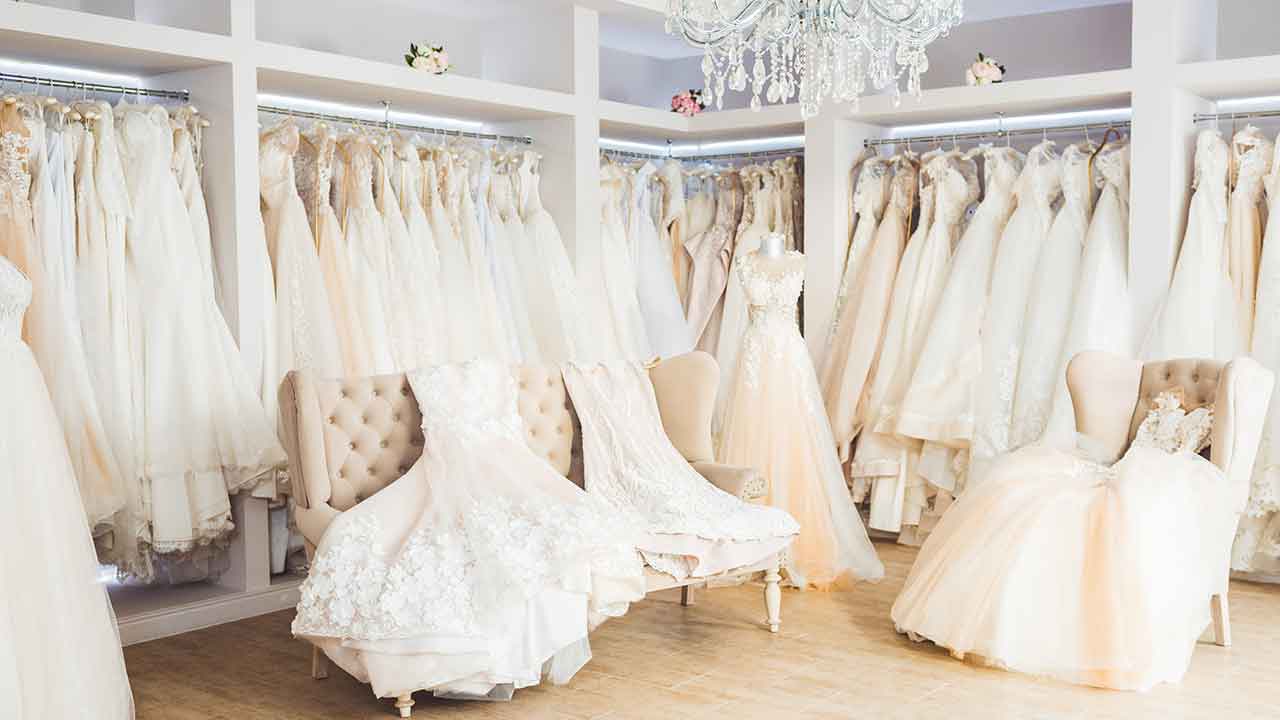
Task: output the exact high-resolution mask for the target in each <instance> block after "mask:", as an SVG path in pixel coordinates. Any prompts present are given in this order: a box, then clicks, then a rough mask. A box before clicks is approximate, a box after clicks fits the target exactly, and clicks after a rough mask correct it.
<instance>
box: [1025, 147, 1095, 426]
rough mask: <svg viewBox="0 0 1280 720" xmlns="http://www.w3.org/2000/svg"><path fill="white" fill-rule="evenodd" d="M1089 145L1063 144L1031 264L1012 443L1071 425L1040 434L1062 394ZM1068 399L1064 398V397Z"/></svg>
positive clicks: (1089, 197)
mask: <svg viewBox="0 0 1280 720" xmlns="http://www.w3.org/2000/svg"><path fill="white" fill-rule="evenodd" d="M1094 150H1096V148H1095V147H1094V146H1093V145H1092V144H1077V145H1069V146H1067V148H1066V149H1065V150H1063V151H1062V160H1061V162H1062V197H1063V202H1062V207H1061V208H1059V210H1058V214H1057V215H1055V216H1054V218H1053V225H1052V226H1051V227H1050V228H1049V235H1048V237H1046V238H1045V241H1044V250H1043V251H1042V252H1041V253H1040V260H1039V262H1038V263H1037V264H1036V270H1035V277H1034V279H1033V280H1032V285H1031V287H1033V288H1035V291H1034V292H1033V293H1032V294H1031V295H1030V297H1029V302H1028V304H1027V319H1026V327H1027V331H1026V336H1025V339H1024V340H1023V343H1022V357H1021V358H1020V359H1019V361H1018V382H1017V389H1016V390H1015V391H1014V401H1013V420H1012V425H1011V430H1010V435H1011V437H1010V441H1011V442H1012V443H1013V447H1021V446H1023V445H1027V444H1029V443H1033V442H1037V441H1040V440H1042V439H1043V440H1044V441H1046V442H1055V441H1056V442H1058V443H1065V444H1066V446H1070V444H1071V443H1072V442H1073V441H1074V439H1075V428H1074V426H1072V427H1060V428H1059V430H1060V432H1059V433H1055V435H1053V436H1046V431H1047V430H1048V429H1049V419H1050V416H1051V415H1052V414H1053V405H1054V400H1055V398H1056V397H1057V394H1058V392H1059V391H1061V392H1062V393H1066V392H1067V385H1066V373H1067V366H1066V363H1067V360H1069V358H1067V359H1063V355H1062V354H1063V348H1064V347H1065V345H1066V337H1067V332H1068V326H1069V324H1070V322H1071V310H1072V308H1073V307H1074V301H1075V296H1076V283H1077V281H1078V279H1079V274H1080V261H1081V256H1082V254H1083V249H1084V241H1085V234H1086V233H1087V232H1088V229H1089V214H1090V212H1091V211H1092V210H1093V183H1092V182H1090V180H1091V175H1092V167H1091V164H1092V160H1093V153H1094ZM1068 400H1069V398H1068Z"/></svg>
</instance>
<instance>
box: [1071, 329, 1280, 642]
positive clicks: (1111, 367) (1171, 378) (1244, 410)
mask: <svg viewBox="0 0 1280 720" xmlns="http://www.w3.org/2000/svg"><path fill="white" fill-rule="evenodd" d="M1274 383H1275V377H1274V375H1273V374H1272V373H1271V371H1270V370H1267V369H1266V368H1264V367H1262V366H1261V365H1259V364H1258V363H1257V362H1255V361H1253V360H1251V359H1249V358H1247V357H1242V358H1237V359H1235V360H1232V361H1231V362H1228V363H1226V364H1223V363H1220V362H1215V361H1212V360H1165V361H1159V362H1148V363H1146V364H1143V363H1142V362H1141V361H1139V360H1131V359H1129V358H1124V357H1121V356H1118V355H1112V354H1109V353H1102V352H1083V353H1080V354H1079V355H1076V356H1075V357H1074V358H1072V359H1071V362H1070V364H1068V366H1067V387H1068V389H1069V390H1070V392H1071V400H1072V404H1073V405H1074V407H1075V413H1076V429H1077V430H1079V431H1080V432H1081V433H1083V434H1086V435H1089V436H1090V437H1092V438H1094V439H1096V440H1098V441H1100V442H1101V443H1103V445H1104V447H1105V448H1106V450H1107V452H1108V454H1109V455H1110V456H1111V457H1119V456H1120V455H1121V454H1123V453H1124V451H1125V450H1126V449H1128V447H1129V444H1130V443H1131V442H1133V439H1134V437H1135V436H1136V435H1137V433H1138V427H1139V426H1140V425H1141V424H1142V421H1143V420H1144V419H1146V417H1147V413H1148V412H1149V411H1150V410H1151V408H1152V404H1153V403H1154V401H1155V397H1156V396H1157V395H1159V394H1160V393H1161V392H1164V391H1166V390H1170V389H1172V388H1177V387H1181V388H1182V389H1183V392H1184V393H1185V398H1186V400H1185V405H1186V406H1187V409H1188V410H1192V409H1195V408H1199V407H1208V406H1211V407H1212V408H1213V416H1214V420H1213V436H1212V439H1211V441H1210V446H1209V460H1210V462H1212V463H1213V464H1214V465H1216V466H1218V468H1219V469H1221V470H1222V472H1223V473H1224V474H1225V475H1226V479H1227V483H1228V486H1229V492H1231V494H1232V495H1231V507H1232V508H1233V512H1234V513H1235V516H1236V517H1235V518H1233V519H1232V520H1231V522H1230V523H1229V525H1230V527H1231V529H1232V535H1231V536H1228V537H1222V538H1208V539H1206V542H1212V543H1213V547H1212V548H1211V552H1213V553H1215V554H1217V555H1219V556H1220V557H1221V558H1222V578H1221V582H1220V585H1219V589H1218V591H1217V592H1216V593H1215V594H1214V596H1213V598H1212V609H1213V628H1214V635H1215V637H1216V641H1217V643H1218V644H1219V645H1222V646H1224V647H1225V646H1228V645H1230V644H1231V624H1230V614H1229V611H1228V604H1227V585H1228V580H1229V579H1230V570H1231V544H1232V542H1233V541H1234V539H1235V538H1234V530H1235V527H1236V525H1237V523H1238V522H1239V516H1240V514H1241V513H1242V512H1243V511H1244V507H1245V503H1247V502H1248V499H1249V487H1250V484H1251V478H1252V475H1253V462H1254V459H1255V458H1256V457H1257V453H1258V444H1259V442H1260V441H1261V438H1262V429H1263V425H1264V423H1265V422H1266V418H1267V405H1268V402H1269V401H1270V398H1271V391H1272V387H1273V385H1274Z"/></svg>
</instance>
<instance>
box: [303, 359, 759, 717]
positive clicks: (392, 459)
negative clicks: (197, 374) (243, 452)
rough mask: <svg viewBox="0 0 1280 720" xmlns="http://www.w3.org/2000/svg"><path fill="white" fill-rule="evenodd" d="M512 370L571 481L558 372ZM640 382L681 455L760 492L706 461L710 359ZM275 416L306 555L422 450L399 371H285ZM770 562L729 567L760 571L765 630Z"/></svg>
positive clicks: (715, 374) (741, 492) (754, 481)
mask: <svg viewBox="0 0 1280 720" xmlns="http://www.w3.org/2000/svg"><path fill="white" fill-rule="evenodd" d="M512 372H513V373H514V374H515V377H516V380H517V383H518V385H519V411H520V416H521V418H522V419H523V420H524V426H525V431H526V433H527V436H526V439H527V441H528V445H529V448H530V449H531V450H533V451H534V452H535V453H536V454H538V455H540V456H542V457H545V458H546V459H547V462H548V463H550V464H551V465H552V467H554V468H555V469H556V470H557V471H559V472H560V473H561V474H563V475H565V476H566V477H568V478H570V479H572V480H573V481H574V482H576V483H577V484H578V485H579V486H581V485H582V483H583V480H582V477H583V476H582V461H581V457H582V455H581V428H580V425H579V423H578V420H577V416H576V414H575V413H574V410H573V404H572V402H571V400H570V398H569V396H568V393H567V391H566V389H565V385H564V380H563V378H562V377H561V375H560V371H559V370H558V369H556V368H555V367H552V366H514V367H513V368H512ZM650 378H651V380H652V381H653V385H654V389H655V391H656V395H657V399H658V406H659V411H660V412H661V415H662V421H663V425H664V428H665V429H666V431H667V434H668V436H669V437H670V438H671V441H672V444H673V445H675V447H676V448H677V449H678V450H679V451H680V453H681V454H682V455H683V456H684V458H685V459H686V460H688V461H689V463H690V464H691V465H692V466H693V467H694V468H695V469H696V470H697V471H698V472H699V473H700V474H701V475H702V476H703V477H705V478H706V479H707V480H708V481H710V482H711V483H713V484H715V485H716V486H717V487H719V488H720V489H722V490H724V491H726V492H728V493H730V494H733V495H735V496H737V497H739V498H742V499H744V500H754V499H758V498H760V497H763V495H764V493H765V483H764V478H763V477H761V475H760V473H758V472H756V471H754V470H751V469H748V468H741V467H733V466H728V465H722V464H718V463H716V462H715V461H714V459H713V455H712V446H711V414H712V412H713V409H714V405H715V394H716V389H717V388H718V387H719V370H718V368H717V366H716V362H715V360H714V359H713V358H712V357H711V356H710V355H708V354H706V353H702V352H694V353H689V354H687V355H681V356H678V357H674V358H671V359H668V360H665V361H662V362H660V363H658V364H657V365H655V366H653V367H652V368H650ZM280 413H281V417H282V424H283V438H282V439H283V441H284V446H285V450H286V451H287V452H288V455H289V467H290V471H291V474H292V478H293V480H292V482H293V493H294V499H295V502H296V505H297V509H296V517H297V525H298V529H299V531H300V532H301V533H302V535H303V537H304V538H305V540H306V546H307V552H308V556H310V555H311V554H312V553H313V552H314V551H315V547H316V545H318V544H319V542H320V538H321V537H323V536H324V532H325V529H326V528H327V527H328V526H329V524H330V523H331V522H332V521H333V519H334V518H336V517H337V516H338V515H340V514H341V513H342V512H344V511H346V510H350V509H351V508H352V507H354V506H355V505H356V504H357V503H359V502H360V501H362V500H364V499H366V498H368V497H370V496H371V495H373V494H374V493H376V492H378V491H379V490H381V489H382V488H384V487H386V486H387V485H388V484H390V483H391V482H392V481H394V480H396V479H397V478H399V477H400V476H401V475H403V474H404V473H405V472H406V471H408V469H409V468H410V467H411V466H412V465H413V464H414V462H416V461H417V459H418V458H419V457H420V456H421V455H422V451H423V435H422V427H421V426H422V414H421V412H420V410H419V409H418V402H417V399H416V398H415V397H414V395H413V389H412V388H411V387H410V385H409V381H408V378H407V377H406V376H405V375H404V374H403V373H400V374H395V375H378V376H373V377H358V378H342V379H320V378H317V377H315V376H314V375H313V374H311V373H309V372H298V371H295V372H290V373H289V374H288V376H287V377H286V378H285V380H284V383H283V384H282V385H281V387H280ZM778 567H779V564H778V558H777V557H776V556H773V557H770V558H767V559H766V560H765V561H763V562H761V563H758V564H756V565H753V566H750V567H745V568H739V569H737V570H735V571H733V572H732V573H729V575H742V574H748V573H755V572H758V571H763V572H764V573H765V609H766V614H767V618H768V625H769V628H770V630H772V631H773V632H777V630H778V624H779V622H780V605H781V591H780V589H779V586H778V583H779V581H780V579H781V578H780V575H779V573H778ZM646 573H647V581H648V582H647V585H648V588H649V590H650V591H656V590H662V589H668V588H674V587H680V588H682V596H681V601H682V602H683V603H684V604H690V603H691V602H692V590H691V589H692V587H694V586H697V585H700V584H705V582H706V579H705V578H703V579H701V580H684V581H681V580H678V579H676V578H674V577H672V576H670V575H666V574H663V573H659V572H657V571H654V570H652V569H648V570H646ZM722 577H723V576H722ZM326 667H327V662H326V659H325V657H324V656H323V655H322V654H321V653H320V652H319V650H318V649H317V651H316V653H315V656H314V658H313V667H312V673H313V675H315V676H316V677H317V678H319V677H324V676H325V675H326V674H327V669H326ZM411 706H412V699H410V698H406V697H402V698H399V699H398V700H397V707H400V708H401V714H402V715H403V716H405V717H408V708H409V707H411Z"/></svg>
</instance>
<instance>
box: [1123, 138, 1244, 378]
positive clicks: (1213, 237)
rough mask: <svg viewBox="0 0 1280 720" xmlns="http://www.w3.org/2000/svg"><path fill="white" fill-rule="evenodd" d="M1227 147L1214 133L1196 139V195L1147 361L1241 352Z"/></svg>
mask: <svg viewBox="0 0 1280 720" xmlns="http://www.w3.org/2000/svg"><path fill="white" fill-rule="evenodd" d="M1230 153H1231V151H1230V148H1228V147H1227V143H1226V142H1225V141H1224V140H1223V139H1222V135H1221V133H1219V132H1218V131H1217V130H1212V129H1209V130H1202V131H1200V135H1199V136H1197V138H1196V157H1195V181H1194V187H1195V192H1194V193H1193V194H1192V195H1191V209H1190V210H1189V211H1188V213H1187V232H1186V234H1185V235H1184V236H1183V238H1182V246H1181V249H1180V250H1179V251H1178V263H1177V266H1176V267H1175V268H1174V271H1173V281H1172V283H1171V284H1170V285H1169V292H1168V294H1166V295H1165V299H1164V303H1163V304H1162V305H1161V307H1160V313H1159V315H1158V316H1157V318H1156V321H1155V323H1154V324H1153V325H1152V327H1151V332H1150V334H1149V336H1148V337H1147V340H1146V341H1145V342H1144V343H1143V346H1144V349H1143V351H1142V356H1143V357H1144V358H1148V359H1168V358H1184V357H1202V358H1214V359H1216V360H1222V361H1224V362H1225V361H1228V360H1231V359H1232V358H1235V357H1238V356H1240V355H1242V354H1244V353H1245V351H1246V350H1247V349H1248V346H1246V345H1244V344H1243V340H1242V336H1241V331H1240V316H1239V314H1238V312H1237V308H1236V295H1235V289H1234V287H1233V286H1232V284H1231V275H1230V270H1229V267H1230V264H1229V260H1228V250H1227V217H1228V213H1227V169H1228V167H1227V166H1228V163H1229V162H1230Z"/></svg>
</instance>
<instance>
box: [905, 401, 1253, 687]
mask: <svg viewBox="0 0 1280 720" xmlns="http://www.w3.org/2000/svg"><path fill="white" fill-rule="evenodd" d="M1210 413H1211V411H1210V410H1209V409H1208V408H1200V409H1196V410H1193V411H1191V412H1189V413H1188V412H1186V411H1185V410H1183V408H1182V407H1181V406H1180V398H1179V397H1178V395H1175V394H1173V393H1162V394H1161V395H1160V396H1159V397H1158V398H1157V399H1156V403H1155V407H1154V408H1153V409H1152V411H1151V412H1150V413H1149V414H1148V416H1147V418H1146V419H1145V420H1144V421H1143V423H1142V425H1141V427H1140V428H1139V430H1138V434H1137V437H1136V439H1135V440H1134V441H1133V444H1132V446H1131V447H1130V448H1129V450H1128V451H1127V452H1125V454H1124V457H1122V458H1121V459H1120V460H1119V461H1118V462H1116V463H1115V464H1114V465H1110V464H1106V463H1103V462H1097V461H1095V459H1092V458H1090V457H1088V454H1087V453H1084V452H1080V451H1074V452H1065V451H1061V450H1057V449H1053V448H1049V447H1047V446H1041V445H1034V446H1030V447H1027V448H1024V449H1022V450H1018V451H1015V452H1013V453H1010V454H1006V455H1002V456H1000V457H998V458H996V460H995V461H994V462H993V463H992V466H991V470H990V473H989V474H988V476H987V479H986V481H985V482H983V483H982V484H981V485H978V486H976V487H971V488H970V489H969V490H968V492H966V494H965V495H964V497H963V499H961V500H960V501H959V502H958V503H956V505H955V506H953V507H952V508H951V510H950V511H949V512H948V513H947V514H946V515H945V516H944V517H943V518H942V520H941V521H939V523H938V526H937V528H936V529H935V530H934V531H933V533H932V534H931V535H930V536H929V539H928V540H927V541H926V542H925V544H924V547H922V548H921V550H920V554H919V555H918V556H917V557H916V562H915V565H914V566H913V567H912V568H911V573H910V575H908V576H907V582H906V584H905V585H904V586H903V589H902V592H901V594H900V595H899V596H898V599H897V600H896V601H895V602H894V604H893V610H892V613H891V615H892V617H893V621H894V623H895V624H896V626H897V627H898V630H899V631H900V632H906V633H909V634H910V635H912V637H920V638H924V639H927V640H932V641H933V642H935V643H937V644H938V645H941V646H943V647H947V648H950V649H951V651H952V653H953V654H955V655H959V656H964V655H969V654H972V655H975V656H979V657H980V658H981V660H982V661H984V662H986V663H990V664H994V665H997V666H1000V667H1004V668H1007V669H1009V670H1014V671H1018V672H1026V673H1032V674H1036V675H1049V676H1053V677H1056V678H1059V679H1062V680H1066V681H1068V682H1073V683H1081V684H1085V685H1095V686H1100V687H1107V688H1115V689H1125V690H1145V689H1148V688H1150V687H1152V686H1154V685H1155V684H1157V683H1160V682H1177V681H1178V680H1179V679H1180V678H1181V677H1182V675H1183V674H1184V673H1185V672H1186V670H1187V666H1188V665H1189V663H1190V661H1191V654H1192V651H1193V650H1194V649H1195V646H1196V641H1197V639H1198V638H1199V637H1200V634H1201V632H1203V631H1204V629H1205V628H1206V627H1207V626H1208V624H1209V598H1210V596H1211V595H1212V593H1213V592H1215V582H1221V577H1222V571H1223V568H1222V566H1221V564H1222V562H1223V557H1222V556H1221V554H1219V553H1215V552H1212V551H1210V550H1206V548H1213V547H1214V545H1215V544H1219V543H1220V540H1217V539H1218V538H1224V537H1230V532H1231V528H1229V527H1228V528H1224V527H1219V526H1218V525H1221V524H1222V521H1221V520H1218V519H1220V518H1231V517H1233V515H1232V514H1231V513H1230V512H1229V511H1227V509H1226V508H1224V507H1223V506H1224V505H1226V504H1229V503H1230V493H1229V492H1227V491H1226V490H1227V488H1226V482H1227V480H1226V478H1224V477H1223V475H1222V472H1221V471H1220V470H1219V469H1218V468H1217V467H1215V466H1214V465H1212V464H1211V463H1210V462H1209V461H1208V460H1205V459H1204V458H1203V457H1200V456H1199V455H1197V452H1199V451H1200V450H1201V449H1202V448H1203V447H1204V445H1205V444H1207V443H1208V441H1209V437H1210V433H1211V424H1212V417H1211V414H1210ZM1081 440H1082V442H1081V445H1082V446H1085V447H1087V446H1088V445H1089V444H1090V443H1086V442H1084V441H1086V440H1088V439H1087V438H1083V437H1082V438H1081Z"/></svg>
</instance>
